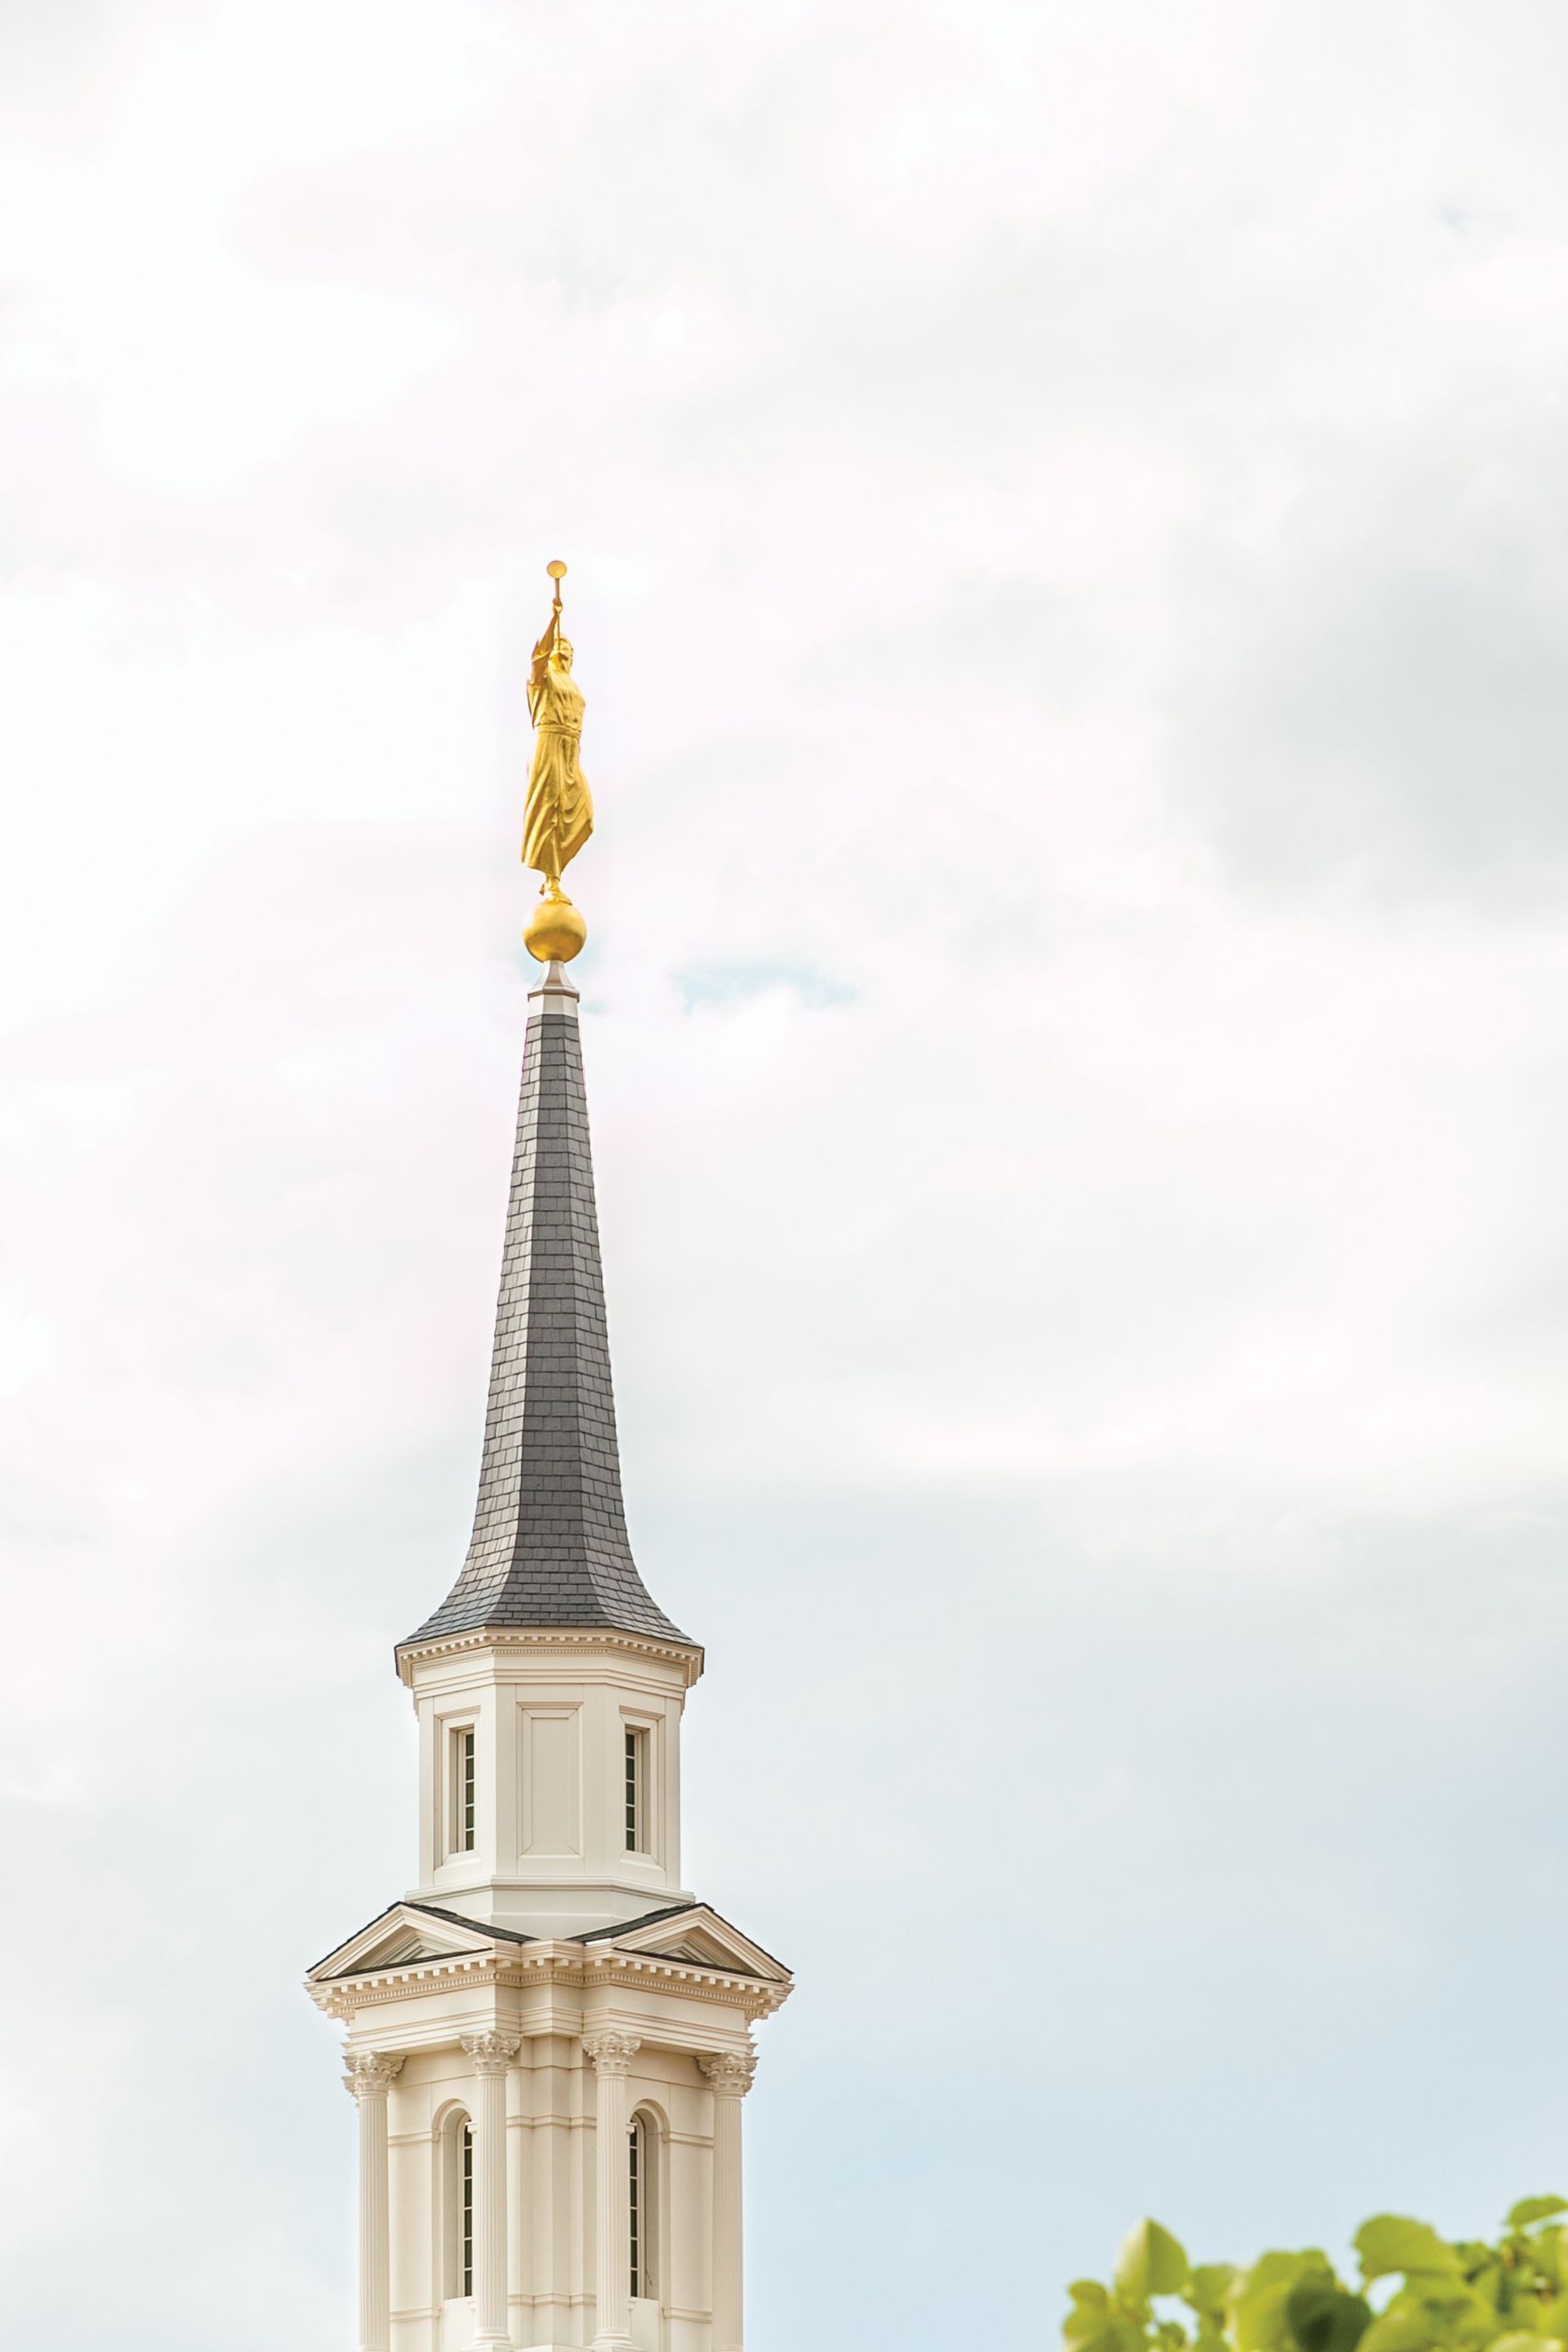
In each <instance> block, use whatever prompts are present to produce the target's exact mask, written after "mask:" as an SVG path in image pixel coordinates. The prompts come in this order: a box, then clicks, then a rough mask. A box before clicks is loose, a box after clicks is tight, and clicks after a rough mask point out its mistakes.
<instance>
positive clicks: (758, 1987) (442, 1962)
mask: <svg viewBox="0 0 1568 2352" xmlns="http://www.w3.org/2000/svg"><path fill="white" fill-rule="evenodd" d="M541 1982H544V1983H546V1984H549V1985H551V1986H558V1987H559V1988H560V1989H561V1990H563V1991H568V1992H586V1991H588V1990H590V1989H592V1990H595V1991H599V1990H604V1988H605V1986H606V1985H610V1984H617V1983H620V1984H626V1983H631V1984H635V1986H636V1989H637V1990H638V1991H639V1992H652V1993H661V1992H668V1993H670V1994H678V1995H679V1998H680V1999H681V2000H694V2001H709V2002H717V2003H720V2004H721V2005H722V2006H723V2007H724V2008H726V2009H739V2010H741V2011H742V2012H743V2013H744V2015H745V2016H746V2018H747V2020H748V2021H751V2022H752V2023H754V2022H755V2021H757V2020H758V2019H760V2018H764V2017H771V2016H772V2015H773V2012H774V2011H775V2010H778V2009H782V2008H783V2006H784V2002H785V2001H786V2000H788V1999H789V1996H790V1994H791V1993H792V1992H793V1991H794V1990H795V1979H794V1978H793V1977H792V1978H790V1979H787V1980H786V1981H784V1982H783V1983H779V1982H776V1981H775V1982H773V1983H768V1982H767V1981H766V1980H765V1979H762V1978H760V1977H754V1976H749V1975H748V1976H741V1975H736V1974H731V1973H730V1972H729V1971H728V1970H725V1969H710V1968H704V1967H701V1966H700V1965H699V1964H698V1963H696V1962H695V1961H690V1960H670V1959H661V1958H659V1957H658V1954H657V1953H652V1952H648V1953H644V1952H614V1953H605V1954H602V1955H595V1956H594V1957H592V1958H590V1957H589V1956H588V1955H587V1954H585V1953H584V1952H583V1951H581V1950H576V1949H571V1948H568V1949H564V1950H563V1948H561V1947H560V1946H555V1947H553V1948H552V1947H551V1946H549V1945H542V1946H540V1947H538V1948H524V1949H522V1950H521V1951H511V1952H506V1953H504V1954H500V1955H498V1954H497V1953H495V1952H494V1951H489V1952H453V1953H452V1954H450V1955H449V1956H447V1957H443V1958H439V1959H423V1960H411V1961H407V1962H405V1963H404V1964H403V1965H402V1966H400V1967H397V1968H390V1969H366V1970H365V1971H364V1972H363V1975H361V1974H357V1973H356V1974H355V1975H353V1976H350V1977H330V1978H326V1979H317V1980H315V1981H310V1980H307V1983H306V1988H305V1989H306V1990H307V1992H309V1994H310V1999H311V2000H313V2001H314V2002H315V2004H316V2006H317V2008H318V2009H319V2010H321V2011H322V2012H323V2013H324V2014H325V2015H326V2016H328V2017H335V2018H338V2019H340V2020H345V2021H346V2020H349V2019H352V2018H353V2017H355V2016H357V2015H358V2014H359V2013H360V2011H363V2010H368V2009H378V2008H384V2007H385V2006H387V2005H388V2004H389V2003H393V2002H397V2001H404V2000H410V1999H416V1998H418V1997H419V1996H420V1995H421V1994H426V1993H438V1992H444V1991H448V1990H457V1989H458V1987H459V1986H460V1987H461V1988H462V1989H463V1990H486V1989H490V1988H494V1989H496V1990H513V1991H521V1990H528V1989H529V1988H531V1986H534V1985H537V1984H539V1983H541Z"/></svg>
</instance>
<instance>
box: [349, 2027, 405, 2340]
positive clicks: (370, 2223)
mask: <svg viewBox="0 0 1568 2352" xmlns="http://www.w3.org/2000/svg"><path fill="white" fill-rule="evenodd" d="M402 2063H403V2061H402V2059H401V2058H396V2057H390V2056H388V2055H387V2053H385V2052H384V2051H381V2050H356V2051H354V2052H353V2053H351V2055H350V2057H349V2060H348V2072H347V2074H345V2075H344V2076H343V2081H344V2083H345V2084H346V2085H347V2086H348V2088H349V2090H350V2091H352V2092H353V2096H354V2099H355V2101H356V2102H357V2104H358V2106H359V2341H360V2352H388V2347H389V2345H390V2343H391V2338H392V2230H391V2222H390V2219H389V2216H388V2212H387V2184H386V2092H387V2085H388V2084H390V2082H391V2081H392V2078H393V2076H394V2075H395V2074H396V2072H397V2070H398V2068H399V2067H400V2066H401V2065H402Z"/></svg>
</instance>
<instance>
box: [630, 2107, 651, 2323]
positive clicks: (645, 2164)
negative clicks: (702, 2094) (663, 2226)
mask: <svg viewBox="0 0 1568 2352" xmlns="http://www.w3.org/2000/svg"><path fill="white" fill-rule="evenodd" d="M626 2165H627V2172H628V2179H627V2187H628V2188H629V2189H630V2191H631V2196H630V2200H629V2202H630V2210H631V2246H630V2253H631V2291H632V2294H634V2295H646V2296H655V2295H657V2294H658V2126H657V2125H656V2124H655V2122H654V2120H653V2117H652V2116H646V2115H643V2114H641V2113H640V2112H639V2113H638V2114H637V2115H635V2116H633V2117H632V2126H631V2130H630V2132H629V2134H628V2135H627V2139H626Z"/></svg>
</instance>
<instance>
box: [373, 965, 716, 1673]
mask: <svg viewBox="0 0 1568 2352" xmlns="http://www.w3.org/2000/svg"><path fill="white" fill-rule="evenodd" d="M491 1625H495V1626H507V1625H535V1626H555V1625H559V1626H577V1625H603V1626H605V1627H610V1628H614V1629H616V1630H617V1631H620V1632H623V1633H650V1634H653V1635H655V1636H657V1637H660V1638H662V1639H664V1640H667V1641H677V1642H685V1641H687V1640H689V1636H688V1635H687V1634H685V1633H681V1632H680V1631H679V1629H678V1628H677V1627H676V1626H674V1625H672V1624H671V1623H670V1621H669V1619H668V1617H667V1616H666V1615H665V1613H664V1612H663V1610H662V1609H660V1608H658V1606H657V1604H656V1603H655V1601H653V1600H652V1598H651V1597H650V1595H649V1593H648V1591H647V1588H646V1587H645V1585H644V1583H643V1580H642V1579H641V1577H640V1576H639V1575H638V1574H637V1565H636V1562H635V1561H634V1560H633V1559H632V1553H631V1546H630V1544H629V1543H628V1541H627V1539H626V1510H625V1507H624V1505H623V1503H622V1499H621V1469H620V1457H619V1454H618V1453H617V1450H616V1406H615V1399H614V1397H613V1395H612V1394H611V1390H610V1348H609V1339H608V1335H607V1333H606V1330H605V1278H604V1274H603V1270H602V1268H601V1266H600V1263H599V1221H598V1216H597V1213H596V1211H595V1206H594V1168H593V1161H592V1159H591V1157H590V1153H589V1146H588V1103H587V1097H586V1095H585V1093H584V1087H583V1049H582V1043H581V1039H580V1036H579V1032H578V1027H577V1022H576V1019H575V1016H574V1014H571V1013H560V1012H557V1011H555V1010H553V1009H550V1010H547V1011H545V1012H543V1013H535V1014H534V1015H533V1017H532V1018H531V1020H530V1022H529V1024H528V1039H527V1044H526V1046H525V1048H524V1052H523V1063H522V1095H521V1100H520V1102H519V1105H518V1114H517V1150H516V1154H515V1156H514V1158H513V1160H512V1170H511V1201H510V1208H509V1210H508V1213H507V1224H506V1248H505V1251H504V1254H503V1256H502V1260H501V1277H500V1304H499V1306H498V1307H497V1310H496V1336H495V1353H494V1356H493V1358H492V1360H491V1364H490V1389H489V1406H488V1409H487V1411H486V1414H485V1450H484V1459H483V1463H482V1465H481V1467H480V1470H479V1505H478V1508H477V1509H476V1511H475V1514H474V1532H473V1537H472V1539H471V1541H470V1542H469V1545H468V1559H466V1561H465V1562H464V1564H463V1572H462V1574H461V1575H460V1576H459V1577H458V1581H457V1583H456V1584H455V1585H454V1586H453V1587H452V1590H451V1591H450V1592H449V1593H448V1594H447V1598H446V1600H445V1601H443V1602H442V1603H441V1606H440V1607H439V1609H437V1612H436V1613H435V1615H434V1616H433V1617H428V1618H426V1621H425V1622H424V1624H423V1625H421V1626H420V1628H419V1630H418V1632H417V1633H414V1634H411V1635H410V1637H409V1638H410V1640H412V1641H416V1642H419V1641H426V1640H430V1639H432V1638H434V1637H436V1636H437V1635H440V1634H443V1633H472V1632H478V1631H480V1630H482V1629H483V1628H485V1627H487V1626H491Z"/></svg>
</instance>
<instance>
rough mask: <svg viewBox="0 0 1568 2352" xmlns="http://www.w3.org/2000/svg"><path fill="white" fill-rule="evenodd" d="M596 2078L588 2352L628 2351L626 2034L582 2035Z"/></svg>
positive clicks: (631, 2040) (634, 2048)
mask: <svg viewBox="0 0 1568 2352" xmlns="http://www.w3.org/2000/svg"><path fill="white" fill-rule="evenodd" d="M583 2047H584V2050H585V2051H586V2053H587V2054H588V2056H589V2057H590V2058H591V2059H592V2060H593V2062H594V2067H595V2073H596V2074H597V2076H598V2096H597V2102H596V2105H595V2168H596V2178H595V2186H596V2189H597V2192H598V2194H597V2200H596V2201H597V2205H598V2215H597V2226H596V2234H595V2247H594V2294H595V2305H596V2326H595V2335H594V2344H593V2352H633V2347H632V2338H631V2315H632V2306H631V2292H632V2289H631V2270H630V2264H631V2227H632V2215H631V2181H630V2169H629V2164H628V2154H629V2150H628V2144H627V2143H628V2136H629V2133H630V2130H631V2110H630V2105H629V2095H628V2087H627V2082H626V2077H627V2076H628V2074H630V2073H631V2065H632V2060H633V2059H634V2058H635V2057H636V2055H637V2052H638V2051H639V2050H640V2049H641V2047H642V2044H641V2042H638V2041H637V2038H636V2037H635V2035H633V2034H630V2033H585V2034H584V2036H583Z"/></svg>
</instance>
